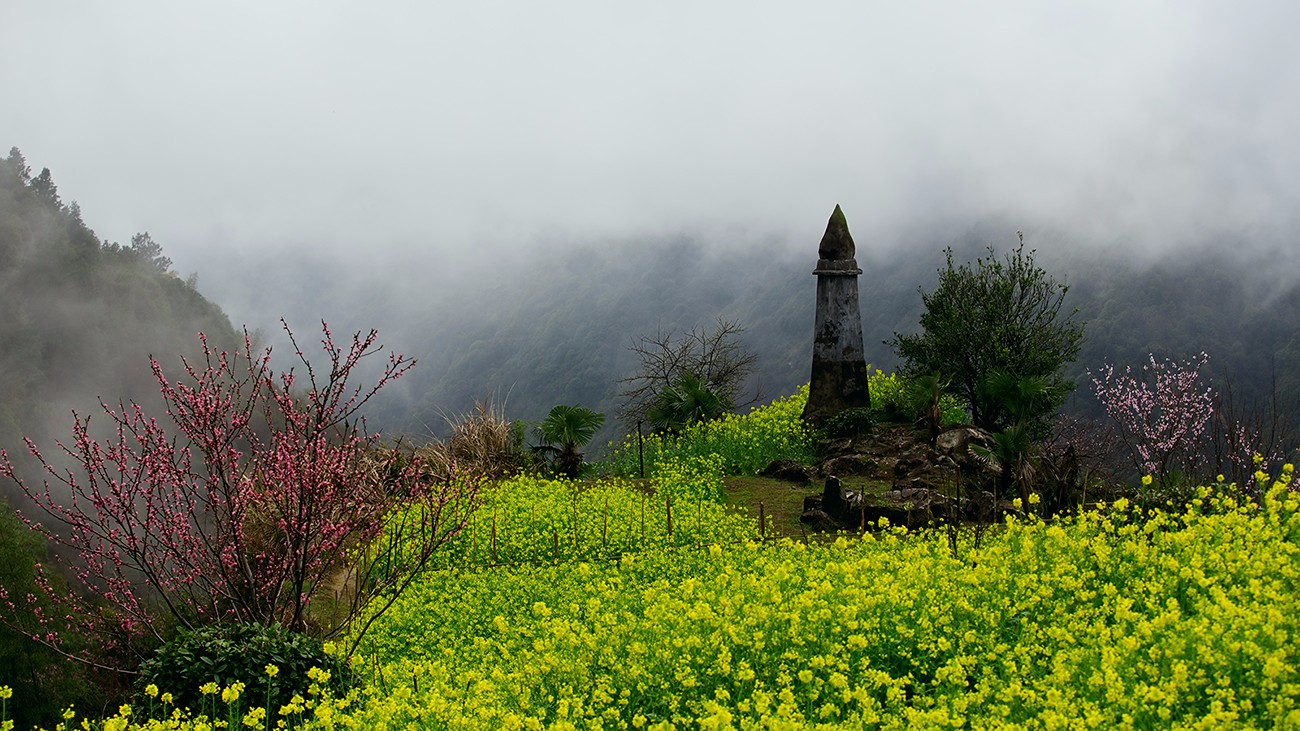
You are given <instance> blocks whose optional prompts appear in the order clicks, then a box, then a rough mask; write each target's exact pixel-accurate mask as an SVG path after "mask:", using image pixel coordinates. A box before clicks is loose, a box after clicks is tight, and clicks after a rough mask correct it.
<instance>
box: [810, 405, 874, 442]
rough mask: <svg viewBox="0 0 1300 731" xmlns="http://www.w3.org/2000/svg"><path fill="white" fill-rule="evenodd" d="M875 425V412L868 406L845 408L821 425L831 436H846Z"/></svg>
mask: <svg viewBox="0 0 1300 731" xmlns="http://www.w3.org/2000/svg"><path fill="white" fill-rule="evenodd" d="M875 425H876V412H875V410H874V409H870V408H865V409H864V408H853V409H845V410H844V411H841V412H840V413H838V414H836V415H834V416H832V417H830V418H829V419H827V420H826V423H825V424H824V425H823V427H822V428H823V429H825V430H826V435H827V436H831V437H848V436H853V435H854V434H861V433H863V432H868V431H871V428H872V427H874V426H875Z"/></svg>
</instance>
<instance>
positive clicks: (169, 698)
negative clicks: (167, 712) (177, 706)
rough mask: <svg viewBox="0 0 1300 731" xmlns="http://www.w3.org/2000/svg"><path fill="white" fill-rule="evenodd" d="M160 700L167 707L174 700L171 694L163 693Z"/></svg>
mask: <svg viewBox="0 0 1300 731" xmlns="http://www.w3.org/2000/svg"><path fill="white" fill-rule="evenodd" d="M160 700H162V702H163V703H166V704H167V705H169V706H170V705H171V704H172V702H173V701H174V700H175V699H174V698H172V694H171V693H163V694H162V698H161V699H160Z"/></svg>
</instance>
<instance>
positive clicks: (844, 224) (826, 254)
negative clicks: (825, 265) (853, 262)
mask: <svg viewBox="0 0 1300 731" xmlns="http://www.w3.org/2000/svg"><path fill="white" fill-rule="evenodd" d="M856 254H857V249H856V248H855V247H854V245H853V237H852V236H850V235H849V222H848V221H847V220H845V219H844V211H841V210H840V206H839V204H838V203H837V204H836V205H835V212H834V213H832V214H831V220H830V221H828V222H827V223H826V233H825V234H823V235H822V243H821V246H819V247H817V255H818V256H819V257H820V258H822V259H826V260H827V261H836V260H840V261H843V260H845V259H852V258H853V257H854V256H855V255H856Z"/></svg>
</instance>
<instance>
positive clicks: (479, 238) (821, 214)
mask: <svg viewBox="0 0 1300 731" xmlns="http://www.w3.org/2000/svg"><path fill="white" fill-rule="evenodd" d="M1297 28H1300V4H1297V3H1294V2H1291V1H1289V0H1283V1H1279V2H1223V1H1219V0H1216V1H1214V2H1208V1H1196V0H1168V1H1167V2H1154V1H1153V2H1139V1H1135V0H1115V1H1113V2H1092V1H1084V0H1080V1H1078V2H1045V1H1043V0H1025V1H1024V2H978V3H976V2H943V3H941V2H915V3H914V2H864V1H862V0H851V1H845V2H798V3H795V2H754V1H747V2H708V1H707V0H694V1H692V2H675V1H667V2H654V3H645V2H639V3H629V2H613V1H611V0H600V1H590V2H565V1H563V0H561V1H558V2H547V3H542V2H522V1H521V2H491V1H484V0H473V1H468V0H467V1H465V2H380V1H376V2H364V3H363V2H355V0H354V1H351V2H336V1H333V0H310V1H293V2H290V1H287V0H256V1H255V2H245V1H242V0H223V1H222V2H200V1H197V0H196V1H192V2H176V1H175V0H117V1H115V2H91V1H89V0H86V1H84V2H74V1H73V0H3V10H2V11H0V145H3V146H4V148H5V149H7V148H8V147H9V146H11V145H14V146H18V147H19V148H21V149H22V150H23V152H24V153H25V154H26V156H27V158H28V160H29V162H30V163H31V164H32V165H33V166H34V167H35V168H36V169H37V170H39V169H40V168H41V167H49V168H51V169H52V170H53V172H54V178H55V182H56V183H57V184H58V185H59V189H60V192H61V194H62V195H63V197H64V200H65V201H71V200H77V201H79V202H80V203H81V206H82V210H83V214H84V217H85V219H86V221H87V222H88V223H90V224H91V225H92V226H93V227H94V228H95V229H96V231H97V233H99V235H100V236H101V237H104V238H108V239H111V240H116V241H123V242H125V241H127V240H129V238H130V236H131V235H132V234H133V233H135V232H137V231H144V230H148V231H150V232H151V233H153V235H154V237H155V239H157V240H158V241H160V242H161V243H162V244H163V245H164V247H165V248H166V250H167V253H169V254H170V255H171V256H172V257H173V258H174V259H175V260H176V262H177V267H178V268H179V269H181V270H183V272H184V271H188V270H191V269H193V268H194V267H195V266H196V264H195V262H202V261H207V260H210V259H211V256H212V253H211V252H214V251H220V252H232V253H236V254H238V255H239V256H240V257H249V256H255V255H256V254H257V253H258V252H264V251H267V250H269V249H271V248H275V247H302V246H309V247H312V248H313V249H314V250H317V251H328V252H333V251H335V250H337V251H339V252H340V255H343V253H345V252H357V251H359V250H365V251H393V252H424V253H426V254H428V253H436V254H438V255H442V254H443V253H444V252H462V253H464V252H469V253H471V254H472V253H474V252H481V251H483V250H484V247H490V246H523V245H534V246H535V245H538V244H537V242H539V241H555V240H563V239H565V238H566V237H570V236H573V237H580V238H587V239H590V238H592V237H597V238H598V237H604V236H620V235H624V234H637V235H646V234H650V235H653V234H655V233H658V232H673V231H679V230H723V231H731V232H733V233H734V232H741V233H740V234H738V235H740V236H741V237H742V238H743V236H744V235H745V233H744V232H769V233H775V234H776V235H778V236H787V235H788V236H791V237H793V238H795V239H800V238H807V239H810V240H811V241H810V246H814V247H815V242H816V239H817V238H818V237H819V235H820V230H821V228H822V227H823V226H824V225H825V220H826V217H827V216H828V215H829V213H830V210H831V208H832V207H833V206H834V204H836V203H841V204H843V206H844V209H845V211H846V213H847V214H848V216H849V221H850V224H851V226H852V227H853V230H854V233H855V236H856V237H857V238H858V240H859V245H860V246H862V245H863V244H864V239H866V240H869V241H876V242H879V243H881V244H882V245H887V243H888V241H889V240H890V239H891V238H892V237H893V236H895V235H896V234H897V232H899V231H902V230H906V229H907V228H908V227H909V226H914V225H917V223H918V222H924V221H933V220H950V221H961V220H965V219H970V220H978V219H981V218H984V217H987V216H1005V217H1008V218H1009V220H1013V221H1016V222H1021V221H1023V222H1024V223H1023V224H1022V225H1023V226H1024V227H1028V226H1031V225H1032V226H1046V227H1050V228H1057V229H1061V230H1068V231H1070V232H1072V233H1077V235H1078V236H1080V239H1081V240H1099V241H1111V240H1125V241H1134V242H1138V243H1141V244H1143V245H1149V246H1158V245H1172V244H1179V243H1181V242H1185V241H1189V240H1192V239H1195V238H1198V237H1203V236H1204V235H1206V232H1211V233H1213V232H1214V231H1218V230H1225V231H1236V232H1238V233H1240V234H1242V235H1243V236H1247V237H1256V236H1258V237H1259V238H1270V239H1271V240H1278V238H1279V237H1287V236H1288V235H1289V234H1292V233H1295V232H1296V231H1297V230H1300V229H1298V228H1297V221H1298V220H1300V50H1297V49H1298V48H1300V44H1297V42H1296V29H1297ZM1288 240H1293V237H1292V238H1291V239H1288ZM205 251H206V252H208V253H206V254H205V253H204V252H205Z"/></svg>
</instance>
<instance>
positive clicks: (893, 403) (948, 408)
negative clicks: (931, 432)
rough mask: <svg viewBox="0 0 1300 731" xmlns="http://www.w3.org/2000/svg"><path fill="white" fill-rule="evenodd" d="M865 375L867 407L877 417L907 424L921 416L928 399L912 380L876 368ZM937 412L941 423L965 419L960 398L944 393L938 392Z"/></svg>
mask: <svg viewBox="0 0 1300 731" xmlns="http://www.w3.org/2000/svg"><path fill="white" fill-rule="evenodd" d="M869 378H870V385H869V388H870V390H871V408H872V409H874V410H875V411H876V412H877V413H878V414H879V415H880V417H881V418H883V419H886V420H889V421H904V422H908V423H911V422H914V421H917V420H918V419H920V418H921V417H922V416H923V415H924V410H925V407H926V406H927V405H928V401H929V399H928V398H925V397H924V395H923V394H920V395H918V393H917V389H916V388H915V387H914V379H912V378H910V377H908V376H903V375H899V374H898V373H885V372H884V371H882V370H880V369H879V368H877V369H876V371H875V373H872V374H871V376H870V377H869ZM939 412H940V418H939V421H940V424H941V425H943V426H949V425H952V424H964V423H966V422H967V420H968V415H967V414H966V408H965V407H964V406H962V403H961V401H960V400H959V399H958V398H957V397H955V396H953V395H952V394H950V393H947V392H944V393H940V394H939Z"/></svg>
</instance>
